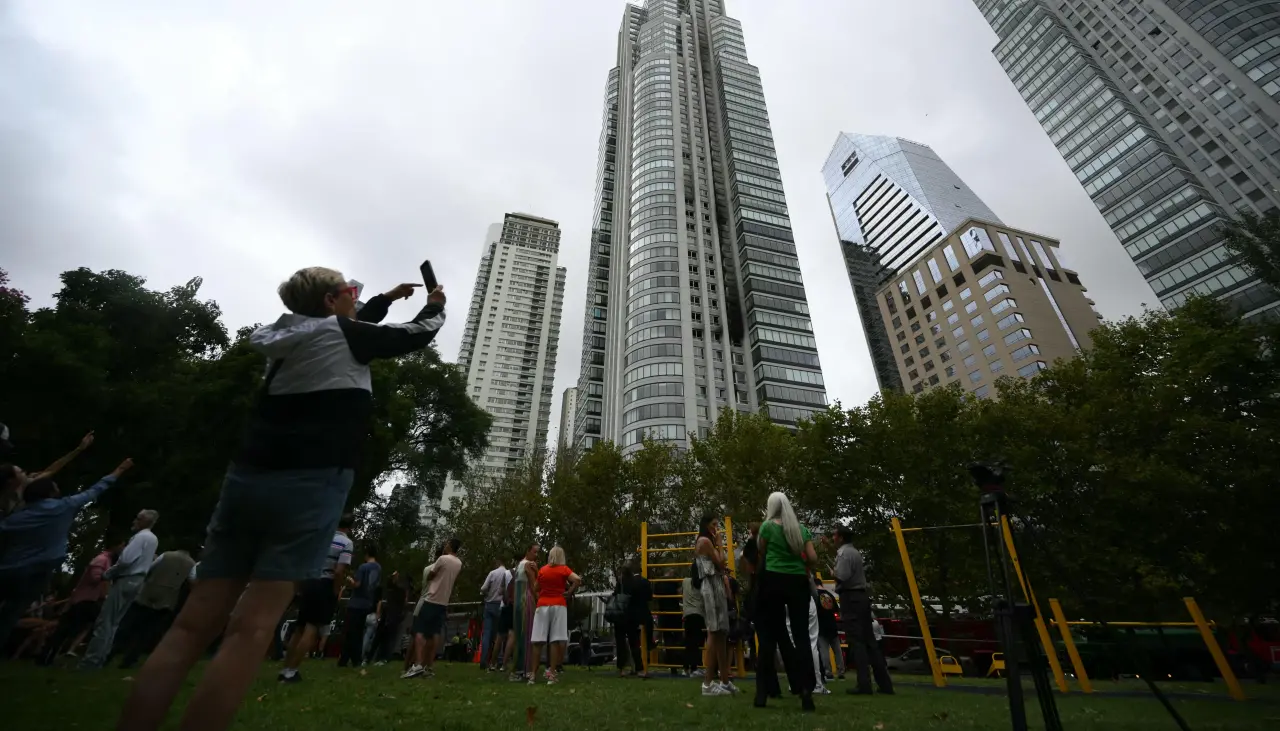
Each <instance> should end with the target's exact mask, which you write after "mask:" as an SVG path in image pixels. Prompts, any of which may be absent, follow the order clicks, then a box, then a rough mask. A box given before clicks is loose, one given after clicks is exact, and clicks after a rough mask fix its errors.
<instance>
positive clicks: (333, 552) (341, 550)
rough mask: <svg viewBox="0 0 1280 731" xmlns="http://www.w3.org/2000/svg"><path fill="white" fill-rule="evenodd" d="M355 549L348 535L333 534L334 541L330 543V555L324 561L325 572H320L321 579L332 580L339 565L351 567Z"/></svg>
mask: <svg viewBox="0 0 1280 731" xmlns="http://www.w3.org/2000/svg"><path fill="white" fill-rule="evenodd" d="M354 549H355V544H353V543H352V542H351V539H350V538H348V537H347V534H346V533H342V532H341V531H339V532H337V533H334V534H333V540H332V541H331V542H330V543H329V555H327V556H325V559H324V570H323V571H321V572H320V578H322V579H332V578H333V572H334V570H335V569H336V568H337V566H338V564H342V565H344V566H350V565H351V552H352V550H354Z"/></svg>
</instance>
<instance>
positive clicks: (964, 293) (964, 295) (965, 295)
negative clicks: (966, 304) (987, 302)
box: [960, 287, 973, 300]
mask: <svg viewBox="0 0 1280 731" xmlns="http://www.w3.org/2000/svg"><path fill="white" fill-rule="evenodd" d="M972 296H973V290H971V289H970V288H968V287H965V288H964V289H962V290H960V299H962V300H967V299H969V298H970V297H972Z"/></svg>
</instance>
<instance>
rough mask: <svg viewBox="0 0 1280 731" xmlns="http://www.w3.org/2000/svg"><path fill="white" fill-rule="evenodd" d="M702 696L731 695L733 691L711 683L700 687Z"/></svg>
mask: <svg viewBox="0 0 1280 731" xmlns="http://www.w3.org/2000/svg"><path fill="white" fill-rule="evenodd" d="M702 694H703V695H705V696H718V695H733V691H731V690H729V689H728V688H726V687H724V686H723V685H720V684H719V683H714V682H713V683H711V684H710V685H704V686H702Z"/></svg>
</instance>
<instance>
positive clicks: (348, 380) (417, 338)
mask: <svg viewBox="0 0 1280 731" xmlns="http://www.w3.org/2000/svg"><path fill="white" fill-rule="evenodd" d="M390 306H391V300H390V299H388V298H386V297H384V296H382V295H378V296H376V297H374V298H372V299H370V300H369V301H368V302H367V303H366V304H365V305H364V307H362V308H361V309H360V311H359V313H358V314H357V315H356V319H354V320H353V319H351V318H347V317H338V316H332V317H307V316H305V315H295V314H292V313H286V314H284V315H281V316H280V319H279V320H276V321H275V322H274V323H273V324H271V325H267V326H265V327H261V328H258V329H257V330H256V331H254V333H253V334H252V335H251V336H250V337H249V342H250V344H251V345H252V346H253V348H254V349H255V350H257V351H259V352H261V353H262V354H264V355H266V356H267V379H266V383H265V384H264V387H263V391H262V395H261V398H259V400H258V404H257V406H256V407H255V409H254V413H253V416H252V418H251V420H250V423H249V428H248V431H247V433H246V434H245V437H244V441H243V443H242V444H241V446H240V450H239V452H238V453H237V455H236V457H235V459H234V460H233V461H234V462H235V464H236V465H237V466H240V467H248V468H252V469H263V470H287V469H306V468H324V467H333V468H354V467H355V466H356V462H357V458H358V456H359V454H360V449H361V446H362V444H363V442H364V440H365V439H366V438H367V436H368V433H369V418H370V415H371V413H372V409H373V391H372V382H371V379H370V376H369V363H370V361H372V360H374V359H375V358H394V357H396V356H400V355H404V354H406V353H412V352H413V351H415V350H421V349H422V348H425V347H426V346H427V344H428V343H430V342H431V340H432V338H434V337H435V335H436V332H438V331H439V330H440V327H441V326H442V325H443V324H444V305H442V304H434V303H430V302H429V303H427V306H426V307H423V308H422V310H421V311H419V312H418V314H417V316H416V317H414V318H413V320H411V321H409V322H404V323H395V324H389V325H380V324H378V323H380V322H381V321H382V319H383V318H384V317H386V316H387V308H388V307H390Z"/></svg>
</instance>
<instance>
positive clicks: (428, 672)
mask: <svg viewBox="0 0 1280 731" xmlns="http://www.w3.org/2000/svg"><path fill="white" fill-rule="evenodd" d="M422 675H423V677H424V678H434V677H435V676H436V669H435V668H427V669H426V670H424V671H423V674H422Z"/></svg>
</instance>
